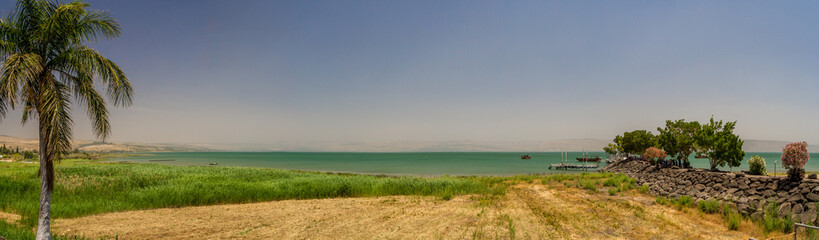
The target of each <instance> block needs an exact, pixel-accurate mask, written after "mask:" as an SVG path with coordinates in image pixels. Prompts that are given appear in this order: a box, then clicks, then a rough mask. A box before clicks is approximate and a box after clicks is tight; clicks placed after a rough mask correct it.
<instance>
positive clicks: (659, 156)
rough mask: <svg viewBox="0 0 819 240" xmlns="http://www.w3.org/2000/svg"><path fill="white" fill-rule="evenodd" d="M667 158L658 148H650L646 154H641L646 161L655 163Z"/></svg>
mask: <svg viewBox="0 0 819 240" xmlns="http://www.w3.org/2000/svg"><path fill="white" fill-rule="evenodd" d="M666 156H668V155H667V154H666V153H665V151H663V150H662V149H659V148H655V147H650V148H648V149H646V152H645V153H643V158H644V159H646V160H649V161H651V162H652V163H655V162H656V161H657V160H663V159H665V157H666Z"/></svg>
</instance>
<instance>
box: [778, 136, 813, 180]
mask: <svg viewBox="0 0 819 240" xmlns="http://www.w3.org/2000/svg"><path fill="white" fill-rule="evenodd" d="M808 160H810V154H809V153H808V143H807V142H804V141H803V142H793V143H788V145H785V148H783V149H782V165H783V166H785V168H787V169H788V177H789V178H790V179H792V180H802V175H804V174H805V169H804V168H805V163H808Z"/></svg>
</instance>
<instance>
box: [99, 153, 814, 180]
mask: <svg viewBox="0 0 819 240" xmlns="http://www.w3.org/2000/svg"><path fill="white" fill-rule="evenodd" d="M522 154H529V155H531V156H532V159H528V160H523V159H520V155H522ZM568 154H569V161H568V162H569V163H578V162H577V161H576V160H575V158H576V157H580V156H582V153H579V152H570V153H568ZM590 155H599V156H603V158H604V159H605V156H606V155H605V153H602V152H600V153H590ZM753 155H760V156H762V157H763V158H765V159H766V163H767V165H768V166H767V167H768V171H770V172H772V171H773V170H774V166H773V165H774V160H777V162H779V158H780V157H781V153H746V155H745V160H743V161H742V166H740V167H738V168H733V169H732V170H734V171H736V170H748V164H747V160H748V159H749V158H750V157H751V156H753ZM816 156H817V155H815V154H811V157H812V158H813V159H816V158H815V157H816ZM169 159H172V160H174V161H149V160H169ZM113 161H128V162H136V163H156V164H168V165H197V166H207V165H208V164H209V163H218V166H244V167H266V168H279V169H293V170H308V171H329V172H352V173H365V174H388V175H419V176H438V175H503V176H508V175H516V174H533V173H561V172H575V173H576V172H582V171H578V170H573V171H556V170H549V169H548V167H549V164H551V163H560V153H559V152H535V153H514V152H431V153H326V152H194V153H191V152H179V153H151V154H146V155H140V156H134V157H125V158H116V159H113ZM690 161H691V163H692V165H693V166H694V167H697V168H708V166H709V165H708V160H707V159H694V158H693V155H692V157H691V160H690ZM605 165H606V163H602V162H601V163H600V166H601V167H602V166H605ZM778 165H779V166H778V167H777V168H778V170H779V172H782V171H783V169H782V168H781V164H778ZM805 168H806V170H808V171H819V160H814V161H808V164H807V166H806V167H805ZM722 169H724V170H729V168H727V167H725V168H722Z"/></svg>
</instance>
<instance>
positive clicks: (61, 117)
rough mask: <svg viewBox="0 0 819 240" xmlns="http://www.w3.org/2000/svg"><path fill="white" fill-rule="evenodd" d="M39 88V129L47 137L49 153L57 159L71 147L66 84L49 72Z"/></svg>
mask: <svg viewBox="0 0 819 240" xmlns="http://www.w3.org/2000/svg"><path fill="white" fill-rule="evenodd" d="M45 78H48V79H52V80H50V81H45V82H44V84H43V87H42V88H40V94H39V96H40V99H39V100H40V101H39V103H38V104H37V105H38V106H37V107H38V112H39V113H40V116H39V117H40V123H41V124H40V126H41V127H42V129H41V131H43V133H44V136H45V137H44V138H45V139H47V142H48V145H47V146H46V147H47V148H48V149H49V153H48V154H49V155H50V156H52V157H53V158H54V159H56V160H59V159H61V158H62V156H64V155H65V154H67V153H68V152H69V150H70V149H71V136H72V134H71V126H72V125H73V124H74V122H73V120H72V119H71V107H70V106H69V105H70V104H71V99H70V92H69V88H68V86H66V85H65V84H62V83H60V82H58V81H56V79H54V75H51V74H49V75H48V76H46V77H45Z"/></svg>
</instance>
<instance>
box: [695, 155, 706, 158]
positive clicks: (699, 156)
mask: <svg viewBox="0 0 819 240" xmlns="http://www.w3.org/2000/svg"><path fill="white" fill-rule="evenodd" d="M694 158H708V156H705V155H697V156H694Z"/></svg>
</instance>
